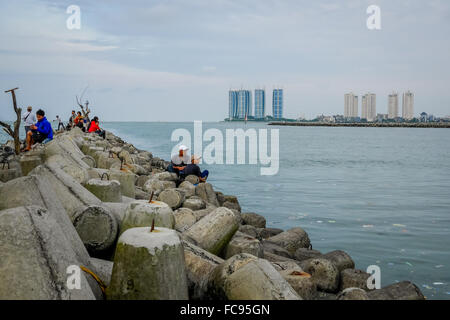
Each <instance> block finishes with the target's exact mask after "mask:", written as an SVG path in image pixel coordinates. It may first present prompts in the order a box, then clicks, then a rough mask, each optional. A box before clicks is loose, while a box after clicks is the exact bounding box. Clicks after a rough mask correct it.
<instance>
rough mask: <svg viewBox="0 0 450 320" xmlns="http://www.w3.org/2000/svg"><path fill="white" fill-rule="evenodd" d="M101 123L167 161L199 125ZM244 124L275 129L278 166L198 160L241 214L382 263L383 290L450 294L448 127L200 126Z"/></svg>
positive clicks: (321, 246)
mask: <svg viewBox="0 0 450 320" xmlns="http://www.w3.org/2000/svg"><path fill="white" fill-rule="evenodd" d="M103 127H104V128H105V129H107V130H110V131H112V132H113V133H115V134H117V135H119V136H120V137H122V138H123V139H124V140H126V141H128V142H130V143H133V144H134V145H135V146H136V147H138V148H140V149H145V150H148V151H151V152H152V153H153V155H154V156H158V157H161V158H164V159H166V160H168V159H169V158H170V152H171V150H172V148H173V147H174V146H175V145H176V142H172V141H171V134H172V132H173V130H175V129H178V128H185V129H188V130H189V131H191V133H192V135H193V123H154V122H153V123H144V122H143V123H130V122H123V123H118V122H115V123H104V124H103ZM239 127H241V128H245V129H248V128H256V129H260V128H267V129H269V130H270V129H279V136H280V146H279V152H280V153H279V154H280V168H279V172H278V174H277V175H274V176H261V175H260V167H261V166H260V165H259V164H258V165H248V164H247V165H206V164H203V165H201V167H202V169H208V170H209V171H210V177H209V179H208V181H209V182H210V183H212V184H213V186H214V188H215V189H216V190H218V191H222V192H223V193H225V194H232V195H236V196H237V197H238V198H239V202H240V204H241V207H242V210H243V212H256V213H259V214H262V215H264V216H265V217H266V219H267V224H268V226H269V227H276V228H281V229H288V228H292V227H296V226H300V227H302V228H304V229H305V230H306V231H307V232H308V234H309V236H310V238H311V242H312V245H313V248H314V249H317V250H320V251H322V252H328V251H331V250H336V249H341V250H344V251H346V252H348V253H349V254H350V255H351V256H352V257H353V259H354V260H355V262H356V267H357V268H359V269H363V270H365V269H366V268H367V267H368V266H369V265H378V266H379V267H380V268H381V282H382V283H381V284H382V286H385V285H388V284H390V283H393V282H396V281H402V280H411V281H413V282H414V283H416V284H417V285H418V286H419V287H420V289H421V290H422V292H423V293H424V294H425V295H426V296H427V298H429V299H450V249H449V246H450V234H449V228H450V161H449V160H450V129H416V128H410V129H409V128H408V129H407V128H333V127H330V128H324V127H273V126H266V125H265V124H263V123H261V124H258V123H248V124H247V125H244V124H243V123H204V124H203V132H204V131H205V130H207V129H208V128H217V129H219V130H220V131H221V132H222V133H223V136H225V130H226V129H228V128H239ZM2 138H3V139H4V135H3V136H2V135H1V134H0V141H1V140H2ZM269 141H270V139H269ZM208 144H209V142H204V143H203V148H204V149H205V147H206V146H207V145H208ZM223 144H224V146H225V145H226V143H225V141H224V143H223Z"/></svg>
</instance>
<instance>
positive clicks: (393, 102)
mask: <svg viewBox="0 0 450 320" xmlns="http://www.w3.org/2000/svg"><path fill="white" fill-rule="evenodd" d="M395 118H398V93H396V92H393V93H391V94H390V95H389V98H388V119H395Z"/></svg>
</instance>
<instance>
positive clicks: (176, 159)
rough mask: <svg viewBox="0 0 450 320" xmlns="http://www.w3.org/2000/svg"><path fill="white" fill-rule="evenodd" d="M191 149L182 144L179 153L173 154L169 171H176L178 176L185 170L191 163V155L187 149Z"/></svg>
mask: <svg viewBox="0 0 450 320" xmlns="http://www.w3.org/2000/svg"><path fill="white" fill-rule="evenodd" d="M187 150H189V149H188V147H186V146H184V145H181V146H180V148H179V150H178V154H175V155H173V156H172V159H171V162H170V165H169V166H168V167H167V171H169V172H174V173H176V174H177V175H178V176H180V173H182V172H183V170H184V168H186V165H187V164H189V156H188V155H187V154H186V151H187Z"/></svg>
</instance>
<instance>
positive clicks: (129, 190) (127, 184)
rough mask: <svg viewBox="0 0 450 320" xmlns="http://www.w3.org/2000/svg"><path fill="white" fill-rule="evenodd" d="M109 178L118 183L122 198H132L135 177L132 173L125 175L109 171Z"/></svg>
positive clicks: (121, 172)
mask: <svg viewBox="0 0 450 320" xmlns="http://www.w3.org/2000/svg"><path fill="white" fill-rule="evenodd" d="M109 177H110V179H111V180H117V181H119V182H120V190H121V192H122V195H123V196H126V197H130V198H134V197H135V195H136V194H135V190H134V181H135V180H136V175H135V174H134V173H127V172H123V171H120V170H110V173H109Z"/></svg>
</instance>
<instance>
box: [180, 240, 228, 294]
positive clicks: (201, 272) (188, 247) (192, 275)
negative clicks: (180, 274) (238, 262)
mask: <svg viewBox="0 0 450 320" xmlns="http://www.w3.org/2000/svg"><path fill="white" fill-rule="evenodd" d="M182 243H183V246H184V261H185V263H186V274H187V279H188V288H189V298H190V299H193V300H205V299H212V298H213V297H211V296H210V295H209V293H208V290H209V288H210V287H211V285H210V281H211V277H210V275H211V273H212V272H213V270H214V269H215V268H216V267H217V266H218V265H219V264H221V263H222V262H223V260H222V259H221V258H219V257H218V256H215V255H213V254H211V253H209V252H208V251H206V250H203V249H202V248H200V247H197V246H196V245H194V244H192V243H190V242H187V241H182Z"/></svg>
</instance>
